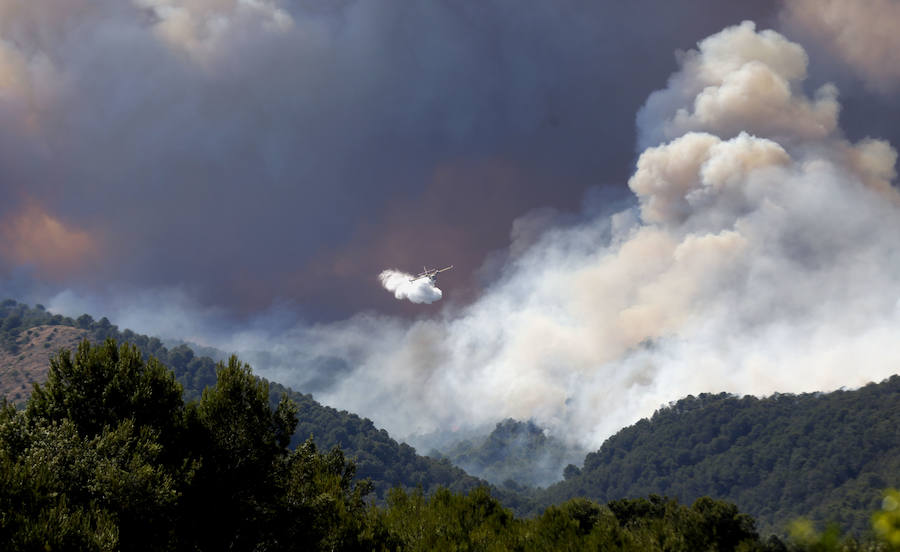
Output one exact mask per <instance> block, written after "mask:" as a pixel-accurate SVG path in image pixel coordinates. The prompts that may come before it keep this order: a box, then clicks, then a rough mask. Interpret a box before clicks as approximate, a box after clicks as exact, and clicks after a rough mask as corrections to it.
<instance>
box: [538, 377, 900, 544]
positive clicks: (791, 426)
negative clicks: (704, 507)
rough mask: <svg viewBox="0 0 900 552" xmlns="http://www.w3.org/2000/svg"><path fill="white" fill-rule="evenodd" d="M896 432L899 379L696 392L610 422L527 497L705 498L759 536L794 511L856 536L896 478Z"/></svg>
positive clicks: (548, 500)
mask: <svg viewBox="0 0 900 552" xmlns="http://www.w3.org/2000/svg"><path fill="white" fill-rule="evenodd" d="M898 428H900V376H893V377H891V378H890V379H888V380H886V381H884V382H882V383H878V384H869V385H867V386H865V387H863V388H862V389H859V390H855V391H836V392H833V393H827V394H825V393H809V394H801V395H785V394H776V395H773V396H771V397H768V398H764V399H759V398H755V397H743V398H738V397H734V396H730V395H727V394H718V395H709V394H702V395H700V396H698V397H688V398H685V399H682V400H680V401H678V402H676V403H674V404H672V405H670V406H669V407H667V408H663V409H661V410H659V411H657V412H656V413H655V414H654V415H653V417H652V418H651V419H649V420H647V419H644V420H641V421H640V422H638V423H637V424H635V425H633V426H631V427H628V428H625V429H623V430H621V431H620V432H618V433H617V434H616V435H614V436H613V437H611V438H610V439H608V440H607V441H606V442H605V443H604V444H603V446H602V447H601V448H600V450H598V451H596V452H593V453H591V454H588V455H587V457H586V458H585V461H584V465H583V466H582V467H581V469H580V470H579V469H576V468H575V467H570V468H569V469H567V470H566V474H567V479H566V480H565V481H563V482H560V483H558V484H556V485H554V486H552V487H550V488H548V489H547V490H546V491H545V492H544V493H542V496H541V499H540V500H539V501H538V502H539V503H540V504H543V505H546V504H552V503H557V502H559V501H562V500H565V499H567V498H570V497H576V496H585V497H589V498H591V499H593V500H597V501H600V502H606V501H609V500H614V499H618V498H622V497H637V496H646V495H648V494H650V493H657V494H663V495H667V496H672V497H677V498H678V499H679V500H680V501H682V502H690V501H692V500H694V499H696V498H698V497H701V496H704V495H708V496H714V497H716V498H720V499H725V500H729V501H732V502H734V503H735V504H737V505H738V507H740V508H741V510H742V511H745V512H748V513H749V514H750V515H752V516H754V517H755V518H756V519H757V521H758V523H759V527H760V529H761V532H762V533H766V532H776V533H783V532H784V530H785V523H786V522H788V521H790V520H792V519H796V518H798V517H800V516H805V517H808V518H810V519H812V520H818V521H835V522H837V523H838V524H839V525H840V526H841V527H844V528H846V529H848V530H850V531H852V532H853V533H855V534H862V533H865V532H866V531H867V530H868V528H869V520H870V514H871V512H872V511H873V510H874V509H876V508H877V507H878V506H879V505H880V504H881V496H882V495H881V492H882V490H883V489H885V488H887V487H897V486H898V485H900V431H898Z"/></svg>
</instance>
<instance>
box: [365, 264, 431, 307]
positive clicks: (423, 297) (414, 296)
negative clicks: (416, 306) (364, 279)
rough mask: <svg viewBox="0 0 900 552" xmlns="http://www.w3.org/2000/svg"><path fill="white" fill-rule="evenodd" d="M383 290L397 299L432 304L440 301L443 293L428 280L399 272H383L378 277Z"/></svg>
mask: <svg viewBox="0 0 900 552" xmlns="http://www.w3.org/2000/svg"><path fill="white" fill-rule="evenodd" d="M378 279H379V280H381V285H382V286H384V289H386V290H388V291H390V292H391V293H393V294H394V297H396V298H397V299H401V300H402V299H409V300H410V301H412V302H413V303H428V304H431V303H434V302H435V301H440V299H441V297H442V296H443V293H442V292H441V290H440V289H438V288H437V287H436V286H435V285H434V283H433V282H432V281H431V279H430V278H415V277H414V276H413V275H412V274H407V273H405V272H400V271H399V270H385V271H383V272H382V273H381V274H379V275H378Z"/></svg>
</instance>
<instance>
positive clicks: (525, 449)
mask: <svg viewBox="0 0 900 552" xmlns="http://www.w3.org/2000/svg"><path fill="white" fill-rule="evenodd" d="M584 454H585V451H584V450H583V449H578V448H573V447H570V446H568V445H566V443H564V442H562V441H561V440H559V439H557V438H555V437H553V436H552V435H547V434H546V432H545V431H544V430H543V429H542V428H540V427H538V426H537V425H536V424H535V423H534V422H532V421H528V422H520V421H517V420H513V419H507V420H503V421H502V422H498V423H497V425H496V427H495V428H494V430H493V431H491V433H490V434H488V435H486V436H484V437H480V438H472V439H466V440H462V441H459V442H457V443H454V444H453V445H451V446H449V447H447V448H444V449H442V450H440V451H437V450H435V451H432V452H429V456H434V457H439V458H440V457H443V458H447V459H448V460H450V461H451V462H453V464H455V465H457V466H459V467H461V468H463V469H464V470H466V472H468V473H470V474H472V475H475V476H477V477H481V478H483V479H486V480H488V481H490V482H491V483H494V484H496V485H502V486H504V487H505V488H517V487H519V486H522V485H531V486H537V487H544V486H547V485H549V484H551V483H555V482H556V481H559V479H560V478H561V477H562V472H563V467H564V466H565V465H566V464H567V463H569V462H576V461H577V462H580V461H581V459H582V458H584Z"/></svg>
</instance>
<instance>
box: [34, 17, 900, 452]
mask: <svg viewBox="0 0 900 552" xmlns="http://www.w3.org/2000/svg"><path fill="white" fill-rule="evenodd" d="M273 17H274V16H273ZM171 30H172V32H173V36H176V34H175V33H174V31H175V30H176V29H175V27H174V26H173V28H172V29H171ZM191 44H193V42H191ZM199 46H202V44H199V45H198V49H195V50H191V51H192V52H194V55H202V54H203V52H204V49H203V48H202V47H199ZM678 59H679V68H678V70H677V71H676V72H675V73H674V74H672V75H671V76H670V78H669V80H668V82H667V83H666V84H665V86H664V87H663V88H662V89H660V90H658V91H656V92H654V93H653V94H651V95H650V96H649V98H648V99H647V101H646V102H645V104H644V106H643V107H642V108H641V109H640V111H639V113H638V114H637V126H638V148H639V151H640V152H641V153H640V156H639V158H638V161H637V164H636V168H635V171H634V173H633V174H632V175H631V178H630V179H629V181H628V187H629V190H630V193H631V197H630V203H628V204H627V205H624V206H621V205H620V206H618V207H615V208H612V207H610V206H600V207H597V202H596V201H589V199H590V198H588V200H586V201H585V204H586V205H588V206H587V207H585V209H584V210H583V212H581V213H577V214H572V215H571V216H569V217H568V218H567V219H566V224H565V225H561V224H554V219H552V217H550V218H548V217H546V216H540V217H538V216H535V214H534V213H532V214H529V215H526V216H524V217H523V218H522V219H520V220H519V221H517V223H516V224H514V225H513V229H512V233H511V235H512V238H513V239H512V243H511V244H510V247H509V249H508V256H507V257H506V259H505V261H504V262H505V264H502V266H501V267H500V268H499V269H497V270H496V271H495V272H496V273H497V274H498V277H496V278H495V279H494V280H493V282H492V284H491V285H490V286H489V287H488V288H487V289H486V290H485V292H484V293H483V294H482V296H481V297H480V298H479V299H478V300H477V301H475V302H474V303H472V304H470V305H468V306H465V307H456V306H454V305H451V304H445V306H444V308H443V309H442V310H441V311H440V312H439V313H437V314H434V315H428V317H425V316H423V317H422V318H419V319H416V320H414V321H408V320H403V319H399V318H395V317H390V316H384V315H380V314H378V313H373V312H364V313H360V314H358V315H356V316H354V317H352V318H350V319H349V320H345V321H342V322H337V323H332V324H315V325H309V324H306V323H296V322H295V323H294V324H293V325H291V324H286V323H283V320H282V319H281V318H277V317H276V319H275V320H274V321H268V322H267V321H266V320H261V321H260V323H259V324H257V325H252V326H251V327H248V328H245V329H243V330H241V331H236V332H235V331H232V332H224V331H223V332H222V333H227V335H225V336H224V337H221V338H220V339H218V340H216V339H208V340H206V343H205V344H209V345H215V346H218V347H219V348H221V349H224V350H227V351H236V352H238V353H239V354H240V355H241V357H242V359H243V360H245V361H248V362H250V363H251V364H252V365H253V366H254V368H255V369H256V370H257V371H258V372H259V373H261V374H262V375H264V376H266V377H269V378H271V379H273V380H275V381H279V382H283V383H285V384H288V385H291V386H293V387H295V388H297V389H299V390H302V391H304V392H313V393H314V394H315V397H316V398H317V399H318V400H320V401H323V402H325V403H326V404H329V405H332V406H335V407H338V408H341V409H347V410H350V411H353V412H357V413H359V414H361V415H364V416H368V417H370V418H372V419H373V420H374V421H375V423H376V424H377V425H379V426H381V427H384V428H385V429H387V430H388V431H390V432H391V434H392V435H394V436H395V437H397V438H405V439H408V440H410V442H412V444H414V445H415V444H416V443H417V441H416V439H417V436H421V435H425V434H429V433H432V432H435V431H438V430H446V429H447V428H459V429H460V431H463V430H465V429H469V428H476V427H490V426H492V425H493V424H495V423H496V422H497V421H500V420H502V419H504V418H507V417H511V418H515V419H518V420H534V421H535V423H537V424H539V425H540V426H542V427H545V428H548V430H549V432H550V434H551V435H553V436H555V437H559V438H562V439H566V440H567V441H569V442H572V443H577V444H581V445H583V446H585V447H588V448H596V447H598V446H599V445H600V444H601V443H602V442H603V440H604V439H605V438H607V437H608V436H610V435H611V434H613V433H614V432H615V431H617V430H619V429H620V428H622V427H623V426H625V425H628V424H631V423H634V422H635V421H636V420H638V419H639V418H641V417H643V416H648V415H650V414H652V412H653V411H654V410H655V409H657V408H659V407H660V406H661V405H664V404H666V403H668V402H670V401H673V400H677V399H679V398H681V397H684V396H686V395H689V394H697V393H701V392H719V391H727V392H733V393H737V394H755V395H766V394H770V393H773V392H776V391H778V392H803V391H814V390H821V391H827V390H832V389H836V388H839V387H843V386H847V387H854V386H859V385H863V384H865V383H866V382H869V381H880V380H882V379H883V378H885V377H888V376H889V375H891V374H894V373H896V372H897V370H898V367H900V348H898V347H897V346H896V343H897V336H898V335H900V301H898V299H900V197H898V196H900V194H898V192H897V189H896V187H895V186H894V184H893V181H894V179H895V177H896V172H895V163H896V159H897V153H896V151H895V150H894V148H893V147H892V146H891V145H890V144H888V143H887V142H884V141H881V140H877V139H871V138H867V139H864V140H861V141H859V142H856V143H853V142H850V141H848V140H847V139H846V138H845V137H844V134H843V132H842V130H841V128H840V125H839V114H840V108H841V106H840V102H839V100H838V98H839V96H838V90H837V88H836V87H835V86H832V85H829V84H823V83H815V85H816V86H812V83H809V82H807V70H808V56H807V53H806V51H805V50H804V48H803V47H802V46H801V45H799V44H797V43H794V42H792V41H790V40H789V39H788V38H786V37H785V36H783V35H781V34H779V33H776V32H773V31H757V30H756V28H755V26H754V25H753V24H752V23H749V22H747V23H743V24H741V25H737V26H734V27H729V28H726V29H724V30H722V31H721V32H719V33H716V34H714V35H713V36H710V37H709V38H707V39H705V40H703V41H701V42H700V43H698V45H697V48H696V49H694V50H691V51H688V52H685V53H683V54H682V55H680V56H679V58H678ZM872 69H873V70H878V67H877V66H873V67H872ZM888 69H889V68H888ZM806 90H811V91H812V92H811V93H807V92H805V91H806ZM597 103H598V105H599V106H600V108H601V109H603V108H606V109H616V107H615V105H614V104H610V105H608V106H606V107H604V106H603V105H602V102H597ZM622 139H626V138H622ZM627 140H629V141H631V138H630V136H629V137H627ZM538 221H540V224H536V223H537V222H538ZM557 222H558V221H557ZM49 227H53V228H55V227H56V226H54V225H49ZM534 227H540V229H539V230H537V231H535V232H531V231H524V230H526V229H530V228H534ZM60 233H63V232H60ZM53 235H55V234H53ZM384 274H387V275H388V276H387V277H385V276H384ZM392 275H393V276H392ZM408 279H409V275H405V274H402V273H399V272H397V271H386V272H385V273H383V275H382V282H383V283H384V285H385V287H386V289H388V290H389V291H391V292H392V293H394V294H395V296H396V297H397V298H398V299H409V300H412V301H415V300H417V299H419V298H421V296H419V295H417V294H416V293H414V292H413V291H411V290H408V289H406V287H405V286H407V285H408V284H410V282H409V281H408ZM422 284H427V282H422ZM422 284H420V285H422ZM424 291H429V290H427V289H425V290H424ZM185 293H186V294H187V292H185ZM439 293H440V292H439V290H436V289H435V290H434V292H433V293H432V295H431V297H434V295H435V294H436V295H437V297H434V298H433V299H432V300H436V299H438V298H440V295H439ZM187 295H189V294H187ZM426 297H427V296H426ZM77 299H78V298H77V297H65V296H62V295H61V296H58V297H56V298H55V299H53V300H51V301H49V303H48V305H47V306H48V308H50V309H51V310H57V311H63V312H66V311H68V312H73V308H74V307H72V308H69V309H64V308H62V306H61V305H62V303H65V302H66V301H68V302H69V303H70V304H74V303H77ZM145 303H146V305H147V306H148V308H153V307H158V305H157V304H156V303H155V302H154V301H152V298H151V297H150V296H148V297H147V299H146V302H145ZM189 306H190V305H189ZM84 310H88V309H83V310H82V311H81V312H83V311H84ZM74 312H79V311H77V310H76V311H74ZM102 312H105V313H109V315H110V316H111V317H113V315H114V314H115V313H114V312H110V311H108V310H104V311H102ZM276 314H277V313H276ZM170 318H171V317H170ZM188 318H190V317H189V316H180V317H174V318H172V319H188ZM217 318H219V317H218V316H216V313H214V312H211V313H207V314H206V320H216V319H217ZM115 320H116V321H117V323H121V322H118V320H120V318H115ZM165 322H166V321H165V320H163V319H160V323H161V324H163V323H165ZM284 328H289V329H284ZM194 331H196V333H197V334H202V333H203V331H202V328H197V329H195V328H193V327H189V328H184V334H185V335H193V334H192V333H191V332H194ZM257 353H259V354H257ZM263 353H264V354H263ZM426 450H427V449H426Z"/></svg>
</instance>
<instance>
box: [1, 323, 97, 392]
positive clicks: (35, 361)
mask: <svg viewBox="0 0 900 552" xmlns="http://www.w3.org/2000/svg"><path fill="white" fill-rule="evenodd" d="M86 335H87V331H86V330H82V329H80V328H72V327H68V326H47V325H41V326H34V327H33V328H29V329H27V330H25V331H23V332H22V334H21V335H20V336H19V337H18V338H17V339H16V340H14V341H12V342H11V344H12V345H13V346H12V347H3V348H0V397H2V398H5V399H6V400H8V401H10V402H12V403H15V404H20V403H22V402H24V401H25V399H27V398H28V394H29V393H31V384H32V383H34V382H43V381H45V380H46V379H47V370H48V368H49V366H50V357H51V356H53V355H54V354H56V353H57V352H58V351H59V350H60V349H70V350H74V349H75V347H77V346H78V343H79V342H81V340H82V339H84V338H85V336H86Z"/></svg>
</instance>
